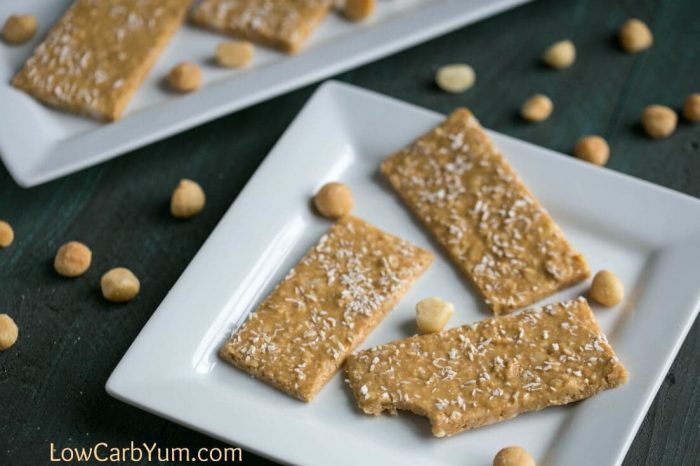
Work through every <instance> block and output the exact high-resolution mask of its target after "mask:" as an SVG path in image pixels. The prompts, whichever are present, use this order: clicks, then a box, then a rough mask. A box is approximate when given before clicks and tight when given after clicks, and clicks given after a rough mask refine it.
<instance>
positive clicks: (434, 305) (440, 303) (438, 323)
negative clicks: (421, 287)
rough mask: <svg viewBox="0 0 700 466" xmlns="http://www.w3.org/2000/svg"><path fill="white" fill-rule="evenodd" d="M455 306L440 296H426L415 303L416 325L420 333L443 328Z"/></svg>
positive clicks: (437, 330)
mask: <svg viewBox="0 0 700 466" xmlns="http://www.w3.org/2000/svg"><path fill="white" fill-rule="evenodd" d="M454 312H455V307H454V305H453V304H452V303H449V302H447V301H445V300H443V299H440V298H426V299H422V300H420V301H418V303H417V304H416V325H418V330H420V332H421V333H436V332H439V331H441V330H442V329H443V328H445V324H447V321H448V320H450V318H451V317H452V314H454Z"/></svg>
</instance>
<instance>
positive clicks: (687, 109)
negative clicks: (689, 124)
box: [683, 93, 700, 122]
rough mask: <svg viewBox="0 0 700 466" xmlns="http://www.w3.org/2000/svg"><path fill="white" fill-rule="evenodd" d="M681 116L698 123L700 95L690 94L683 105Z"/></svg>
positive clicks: (699, 117)
mask: <svg viewBox="0 0 700 466" xmlns="http://www.w3.org/2000/svg"><path fill="white" fill-rule="evenodd" d="M683 116H684V117H685V118H686V119H687V120H688V121H693V122H698V121H700V94H699V93H695V94H690V95H689V96H688V98H687V99H685V104H683Z"/></svg>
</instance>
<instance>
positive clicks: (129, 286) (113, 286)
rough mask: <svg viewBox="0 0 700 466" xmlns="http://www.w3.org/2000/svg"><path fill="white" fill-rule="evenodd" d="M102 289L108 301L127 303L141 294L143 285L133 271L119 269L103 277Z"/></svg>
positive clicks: (101, 280)
mask: <svg viewBox="0 0 700 466" xmlns="http://www.w3.org/2000/svg"><path fill="white" fill-rule="evenodd" d="M100 287H101V288H102V296H104V297H105V299H106V300H107V301H112V302H113V303H125V302H127V301H131V300H132V299H134V298H135V297H136V295H138V294H139V290H140V289H141V283H140V282H139V279H138V278H136V275H134V274H133V273H132V272H131V270H129V269H126V268H124V267H117V268H114V269H112V270H110V271H109V272H107V273H105V274H104V275H102V278H101V279H100Z"/></svg>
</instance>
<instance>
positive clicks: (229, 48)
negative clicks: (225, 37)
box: [215, 40, 255, 68]
mask: <svg viewBox="0 0 700 466" xmlns="http://www.w3.org/2000/svg"><path fill="white" fill-rule="evenodd" d="M254 53H255V47H253V44H251V43H250V42H248V41H245V40H235V41H229V42H222V43H220V44H219V45H217V46H216V55H215V56H216V63H217V64H218V65H219V66H222V67H224V68H240V67H242V66H246V65H247V64H248V63H250V61H251V60H252V59H253V54H254Z"/></svg>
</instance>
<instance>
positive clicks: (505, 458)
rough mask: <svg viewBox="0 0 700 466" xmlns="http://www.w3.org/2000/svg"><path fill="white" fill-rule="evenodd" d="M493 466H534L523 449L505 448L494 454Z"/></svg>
mask: <svg viewBox="0 0 700 466" xmlns="http://www.w3.org/2000/svg"><path fill="white" fill-rule="evenodd" d="M493 466H535V459H534V458H533V457H532V455H530V453H528V452H527V450H525V449H524V448H520V447H505V448H503V449H502V450H500V451H499V452H498V453H496V456H495V458H494V459H493Z"/></svg>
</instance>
